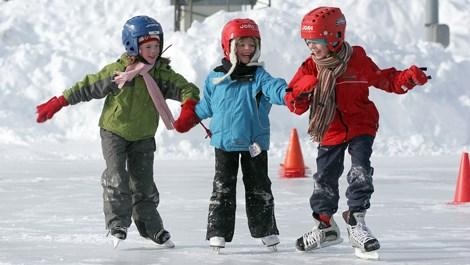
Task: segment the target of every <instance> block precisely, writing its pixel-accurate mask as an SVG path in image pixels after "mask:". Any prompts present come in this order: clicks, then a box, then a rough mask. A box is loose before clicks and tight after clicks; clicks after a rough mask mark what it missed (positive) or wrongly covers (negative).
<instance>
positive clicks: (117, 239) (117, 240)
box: [113, 237, 122, 249]
mask: <svg viewBox="0 0 470 265" xmlns="http://www.w3.org/2000/svg"><path fill="white" fill-rule="evenodd" d="M121 241H122V240H121V239H119V238H117V237H114V238H113V248H114V249H116V248H117V247H118V246H119V243H121Z"/></svg>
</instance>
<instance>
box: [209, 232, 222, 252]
mask: <svg viewBox="0 0 470 265" xmlns="http://www.w3.org/2000/svg"><path fill="white" fill-rule="evenodd" d="M209 246H210V247H211V248H212V251H214V253H216V254H220V249H221V248H225V238H223V237H221V236H213V237H211V238H210V239H209Z"/></svg>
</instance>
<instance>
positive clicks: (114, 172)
mask: <svg viewBox="0 0 470 265" xmlns="http://www.w3.org/2000/svg"><path fill="white" fill-rule="evenodd" d="M100 135H101V145H102V149H103V156H104V159H105V160H106V169H105V170H104V172H103V174H102V176H101V185H102V187H103V210H104V215H105V222H106V228H107V229H111V228H113V227H116V226H123V227H129V226H130V225H131V216H132V217H133V219H134V223H135V224H136V226H137V229H138V231H139V233H140V235H142V236H143V237H153V236H154V235H155V233H157V232H159V231H160V230H162V229H163V222H162V219H161V217H160V214H159V213H158V211H157V206H158V204H159V193H158V190H157V187H156V185H155V182H154V180H153V163H154V161H153V160H154V152H155V149H156V147H155V139H154V138H148V139H144V140H139V141H127V140H125V139H124V138H122V137H120V136H118V135H116V134H114V133H112V132H109V131H107V130H104V129H101V131H100Z"/></svg>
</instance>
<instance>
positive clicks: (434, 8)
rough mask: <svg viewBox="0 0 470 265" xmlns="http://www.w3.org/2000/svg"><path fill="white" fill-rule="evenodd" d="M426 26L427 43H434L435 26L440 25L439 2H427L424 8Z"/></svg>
mask: <svg viewBox="0 0 470 265" xmlns="http://www.w3.org/2000/svg"><path fill="white" fill-rule="evenodd" d="M424 10H425V11H424V12H425V13H424V26H425V29H426V31H425V35H426V40H427V41H434V39H435V36H434V31H433V25H437V24H438V23H439V0H426V3H425V8H424Z"/></svg>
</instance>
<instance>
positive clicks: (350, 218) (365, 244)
mask: <svg viewBox="0 0 470 265" xmlns="http://www.w3.org/2000/svg"><path fill="white" fill-rule="evenodd" d="M365 214H366V212H365V211H364V212H349V211H345V212H343V218H344V221H346V224H347V229H348V234H349V242H351V246H352V247H353V248H354V255H356V256H357V257H359V258H361V259H374V260H377V259H379V253H378V252H377V250H378V249H379V248H380V243H379V241H378V240H377V238H375V237H374V235H372V232H371V231H370V230H369V228H367V226H366V223H365V220H364V217H365Z"/></svg>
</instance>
